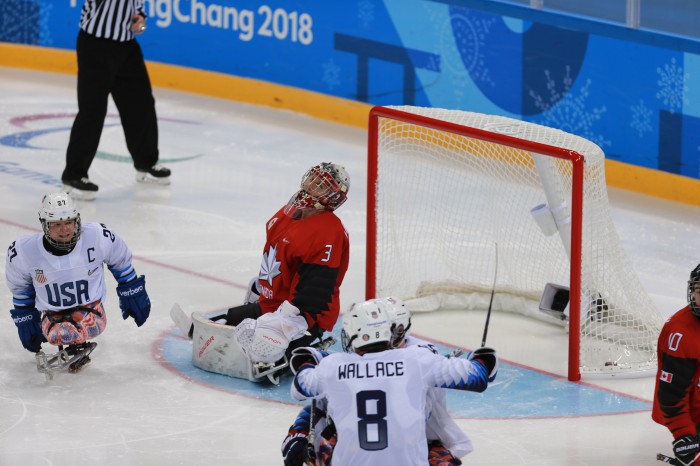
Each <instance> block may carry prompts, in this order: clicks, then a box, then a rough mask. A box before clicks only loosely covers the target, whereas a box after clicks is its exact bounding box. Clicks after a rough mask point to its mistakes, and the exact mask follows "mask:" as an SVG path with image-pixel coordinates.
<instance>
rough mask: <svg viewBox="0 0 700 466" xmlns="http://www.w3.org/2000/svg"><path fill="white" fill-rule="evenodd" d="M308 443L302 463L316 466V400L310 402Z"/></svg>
mask: <svg viewBox="0 0 700 466" xmlns="http://www.w3.org/2000/svg"><path fill="white" fill-rule="evenodd" d="M308 440H309V443H308V445H307V446H306V458H305V460H304V462H305V463H306V464H308V465H309V466H316V398H313V399H312V400H311V413H309V439H308Z"/></svg>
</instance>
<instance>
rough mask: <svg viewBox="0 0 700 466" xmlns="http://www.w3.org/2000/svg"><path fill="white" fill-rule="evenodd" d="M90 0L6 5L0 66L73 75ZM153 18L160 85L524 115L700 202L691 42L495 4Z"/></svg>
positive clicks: (302, 101)
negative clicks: (78, 39) (79, 32)
mask: <svg viewBox="0 0 700 466" xmlns="http://www.w3.org/2000/svg"><path fill="white" fill-rule="evenodd" d="M82 3H83V2H82V0H61V1H56V0H2V2H0V24H2V25H3V27H2V29H0V65H3V66H20V67H27V68H37V69H43V70H48V71H60V72H69V73H71V72H75V66H76V65H75V57H74V46H75V39H76V35H77V30H78V20H79V17H80V8H81V6H82ZM545 3H546V2H545ZM642 8H644V2H642ZM698 8H699V9H700V7H698ZM146 9H147V12H148V14H149V20H148V30H147V32H146V33H145V34H144V35H143V36H140V37H139V39H138V40H139V42H140V43H141V45H142V47H143V50H144V54H145V56H146V58H147V59H148V60H149V69H150V70H151V75H152V78H153V80H154V84H156V85H158V86H163V87H171V88H175V89H180V90H186V91H192V92H201V93H204V94H209V95H216V96H221V97H226V98H233V99H236V100H241V101H249V102H253V103H258V104H264V105H271V106H277V107H281V108H287V109H291V110H296V111H301V112H305V113H309V114H311V115H314V116H319V117H322V118H326V119H330V120H334V121H338V122H341V123H346V124H352V125H356V126H364V125H366V120H367V119H366V116H367V111H368V109H369V108H370V106H371V105H404V104H406V105H419V106H430V107H444V108H451V109H463V110H469V111H474V112H480V113H488V114H497V115H503V116H508V117H512V118H517V119H522V120H526V121H530V122H534V123H538V124H543V125H546V126H551V127H555V128H560V129H563V130H565V131H568V132H570V133H574V134H577V135H579V136H582V137H585V138H587V139H589V140H591V141H593V142H595V143H596V144H598V145H599V146H600V147H601V148H602V149H603V150H604V152H605V154H606V156H607V158H608V161H609V162H608V165H607V179H608V184H609V185H612V186H617V187H621V188H624V189H630V190H633V191H637V192H643V193H647V194H651V195H656V196H659V197H664V198H667V199H671V200H675V201H680V202H687V203H692V204H698V203H700V196H697V194H698V193H699V192H700V79H698V76H700V41H698V40H697V39H695V38H692V37H690V36H674V35H672V34H669V33H661V32H652V31H650V30H643V29H630V28H627V27H626V26H625V25H624V24H622V23H618V22H613V21H609V20H596V19H592V18H588V17H584V16H576V15H573V14H568V15H565V14H561V13H556V12H554V11H550V10H547V9H542V10H535V9H531V8H530V7H529V6H527V5H518V4H515V3H509V2H501V1H486V0H453V1H449V0H384V1H377V0H354V1H324V2H321V1H309V0H284V1H282V0H269V1H253V0H240V1H231V0H146ZM691 13H692V12H691ZM667 14H669V15H672V14H673V11H669V12H668V13H667ZM684 14H685V15H686V16H687V15H688V13H687V12H686V13H684ZM691 16H692V15H691ZM699 16H700V15H699ZM699 23H700V18H698V21H697V22H695V24H699ZM27 46H30V47H27Z"/></svg>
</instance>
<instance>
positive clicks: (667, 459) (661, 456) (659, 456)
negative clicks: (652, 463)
mask: <svg viewBox="0 0 700 466" xmlns="http://www.w3.org/2000/svg"><path fill="white" fill-rule="evenodd" d="M656 459H657V460H659V461H661V462H662V463H667V464H673V465H674V466H684V465H683V463H681V462H680V461H678V460H677V459H676V458H674V457H672V456H666V455H664V454H663V453H657V454H656Z"/></svg>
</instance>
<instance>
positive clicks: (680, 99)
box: [656, 57, 689, 113]
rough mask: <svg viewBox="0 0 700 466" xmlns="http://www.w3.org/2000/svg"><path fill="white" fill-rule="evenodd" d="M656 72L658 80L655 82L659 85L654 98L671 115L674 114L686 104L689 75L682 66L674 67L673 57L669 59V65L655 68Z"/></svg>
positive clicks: (674, 59) (674, 60)
mask: <svg viewBox="0 0 700 466" xmlns="http://www.w3.org/2000/svg"><path fill="white" fill-rule="evenodd" d="M656 72H657V73H658V74H659V80H658V81H656V84H658V85H659V91H658V92H657V93H656V98H657V99H659V100H661V101H662V102H663V103H664V105H666V106H667V107H668V110H669V111H670V112H671V113H675V111H676V109H678V110H680V109H681V108H682V106H683V103H688V98H687V97H686V95H685V94H686V92H687V91H688V78H689V75H688V73H686V72H685V71H684V70H683V67H682V66H680V65H676V58H675V57H673V58H671V63H670V64H669V63H667V64H665V65H664V66H663V67H658V68H656Z"/></svg>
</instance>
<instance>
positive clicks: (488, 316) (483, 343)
mask: <svg viewBox="0 0 700 466" xmlns="http://www.w3.org/2000/svg"><path fill="white" fill-rule="evenodd" d="M493 244H494V246H495V247H496V266H495V267H494V271H493V286H492V287H491V300H490V301H489V310H488V311H486V324H485V325H484V336H483V338H481V347H482V348H483V347H484V346H486V334H487V333H488V332H489V322H490V321H491V307H492V306H493V295H494V294H495V293H496V278H497V277H498V243H493Z"/></svg>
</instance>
